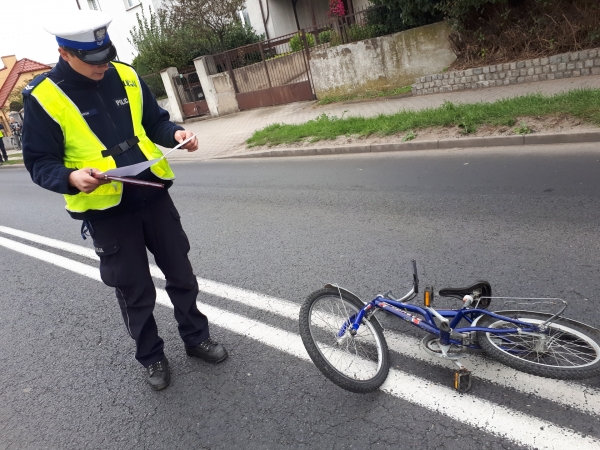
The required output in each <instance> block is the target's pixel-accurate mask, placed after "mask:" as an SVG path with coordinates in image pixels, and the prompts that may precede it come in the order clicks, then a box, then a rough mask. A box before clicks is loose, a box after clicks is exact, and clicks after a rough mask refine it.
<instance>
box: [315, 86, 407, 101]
mask: <svg viewBox="0 0 600 450" xmlns="http://www.w3.org/2000/svg"><path fill="white" fill-rule="evenodd" d="M411 90H412V86H403V87H400V88H396V89H388V90H385V91H368V92H365V93H363V94H349V95H338V96H331V97H324V98H322V99H321V100H319V101H318V102H317V104H318V105H329V104H330V103H339V102H348V101H350V100H362V99H367V98H380V97H393V96H395V95H402V94H407V93H409V92H411Z"/></svg>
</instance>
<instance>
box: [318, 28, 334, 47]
mask: <svg viewBox="0 0 600 450" xmlns="http://www.w3.org/2000/svg"><path fill="white" fill-rule="evenodd" d="M332 35H333V31H331V30H325V31H321V32H320V33H319V35H318V36H317V38H318V41H319V44H327V43H328V42H331V38H332Z"/></svg>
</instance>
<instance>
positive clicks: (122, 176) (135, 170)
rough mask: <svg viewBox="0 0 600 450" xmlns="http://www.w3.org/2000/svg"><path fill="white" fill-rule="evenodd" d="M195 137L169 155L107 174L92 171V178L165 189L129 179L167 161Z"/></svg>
mask: <svg viewBox="0 0 600 450" xmlns="http://www.w3.org/2000/svg"><path fill="white" fill-rule="evenodd" d="M194 136H196V135H195V134H192V135H191V136H190V137H189V138H187V139H186V140H185V141H183V142H181V143H179V144H178V145H176V146H175V147H173V148H172V149H171V150H169V151H168V152H167V153H165V154H164V155H163V156H162V157H160V158H156V159H151V160H149V161H143V162H141V163H137V164H132V165H131V166H125V167H118V168H116V169H111V170H107V171H106V172H98V173H94V172H93V170H92V169H90V176H92V177H94V178H96V179H98V180H111V181H120V182H121V183H128V184H135V185H138V186H150V187H157V188H164V187H165V185H164V184H162V183H155V182H153V181H143V180H138V179H135V178H129V177H134V176H136V175H139V174H140V173H142V172H143V171H144V170H146V169H147V168H149V167H151V166H153V165H154V164H156V163H157V162H159V161H160V160H162V159H165V158H166V157H167V155H168V154H169V153H171V152H172V151H174V150H177V149H178V148H180V147H181V146H182V145H185V144H186V143H188V142H189V141H190V140H192V138H194Z"/></svg>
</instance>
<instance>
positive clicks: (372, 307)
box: [338, 289, 542, 349]
mask: <svg viewBox="0 0 600 450" xmlns="http://www.w3.org/2000/svg"><path fill="white" fill-rule="evenodd" d="M415 295H416V294H415V292H414V289H413V290H411V291H410V292H409V293H408V294H407V295H405V296H404V297H403V298H402V299H400V300H392V299H390V298H388V297H384V296H383V295H378V296H377V297H375V298H374V299H373V300H372V301H370V302H369V303H367V304H366V305H365V306H364V308H362V309H361V310H360V311H359V312H358V314H356V315H355V316H354V317H350V318H349V320H348V322H346V323H345V324H344V325H343V326H342V328H341V329H340V332H339V333H338V336H339V337H341V336H342V335H343V334H344V333H345V332H346V330H347V329H348V328H352V329H353V331H354V332H356V330H358V328H359V326H360V324H361V322H362V320H363V319H364V318H365V315H367V314H369V313H370V312H371V311H372V312H375V311H376V310H377V309H383V310H384V311H387V312H389V313H391V314H393V315H394V316H396V317H399V318H400V319H403V320H405V321H407V322H409V323H411V324H412V325H414V326H416V327H418V328H420V329H422V330H424V331H426V332H428V333H431V334H435V335H438V336H440V343H441V344H443V345H450V344H455V345H460V346H466V347H469V348H474V349H479V348H480V347H479V346H478V345H475V344H473V343H471V342H470V341H469V342H467V343H465V342H463V340H462V339H461V340H460V341H459V340H457V339H453V338H451V336H450V331H452V332H453V333H459V334H463V333H472V332H476V331H483V332H489V333H492V334H494V335H498V336H501V335H503V334H512V333H540V332H541V331H542V330H541V329H540V328H539V327H538V326H536V325H533V324H531V323H527V322H522V321H520V320H517V319H512V318H510V317H506V316H502V315H500V314H496V313H493V312H491V311H488V310H485V309H478V308H473V309H467V308H462V309H440V310H436V309H434V308H431V307H429V308H424V307H421V306H417V305H412V304H410V303H406V302H403V300H406V299H412V298H414V297H415ZM415 314H416V315H415ZM417 315H418V316H417ZM481 315H487V316H490V317H493V318H495V319H499V320H503V321H505V322H511V323H514V324H515V325H516V327H515V328H503V329H497V328H486V327H479V326H469V327H461V328H455V327H456V326H457V325H458V324H459V323H460V321H461V320H462V319H466V320H467V321H468V322H469V323H472V322H473V321H474V319H475V318H477V317H479V316H481ZM434 317H438V318H442V319H446V320H448V322H449V323H448V325H449V327H448V330H443V329H440V328H439V327H438V326H437V324H436V323H435V320H434ZM349 326H350V327H349Z"/></svg>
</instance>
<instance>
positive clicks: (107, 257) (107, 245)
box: [94, 239, 125, 287]
mask: <svg viewBox="0 0 600 450" xmlns="http://www.w3.org/2000/svg"><path fill="white" fill-rule="evenodd" d="M120 250H121V246H120V245H119V241H118V240H117V239H112V240H110V241H107V242H101V241H97V240H94V251H95V252H96V255H98V256H99V257H100V278H102V281H103V282H104V284H106V285H107V286H111V287H117V286H119V285H121V284H122V283H120V282H119V281H121V280H119V276H118V274H119V273H124V272H125V270H122V269H124V267H119V266H120V265H123V261H120V260H121V259H122V258H120V256H121V255H120Z"/></svg>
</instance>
